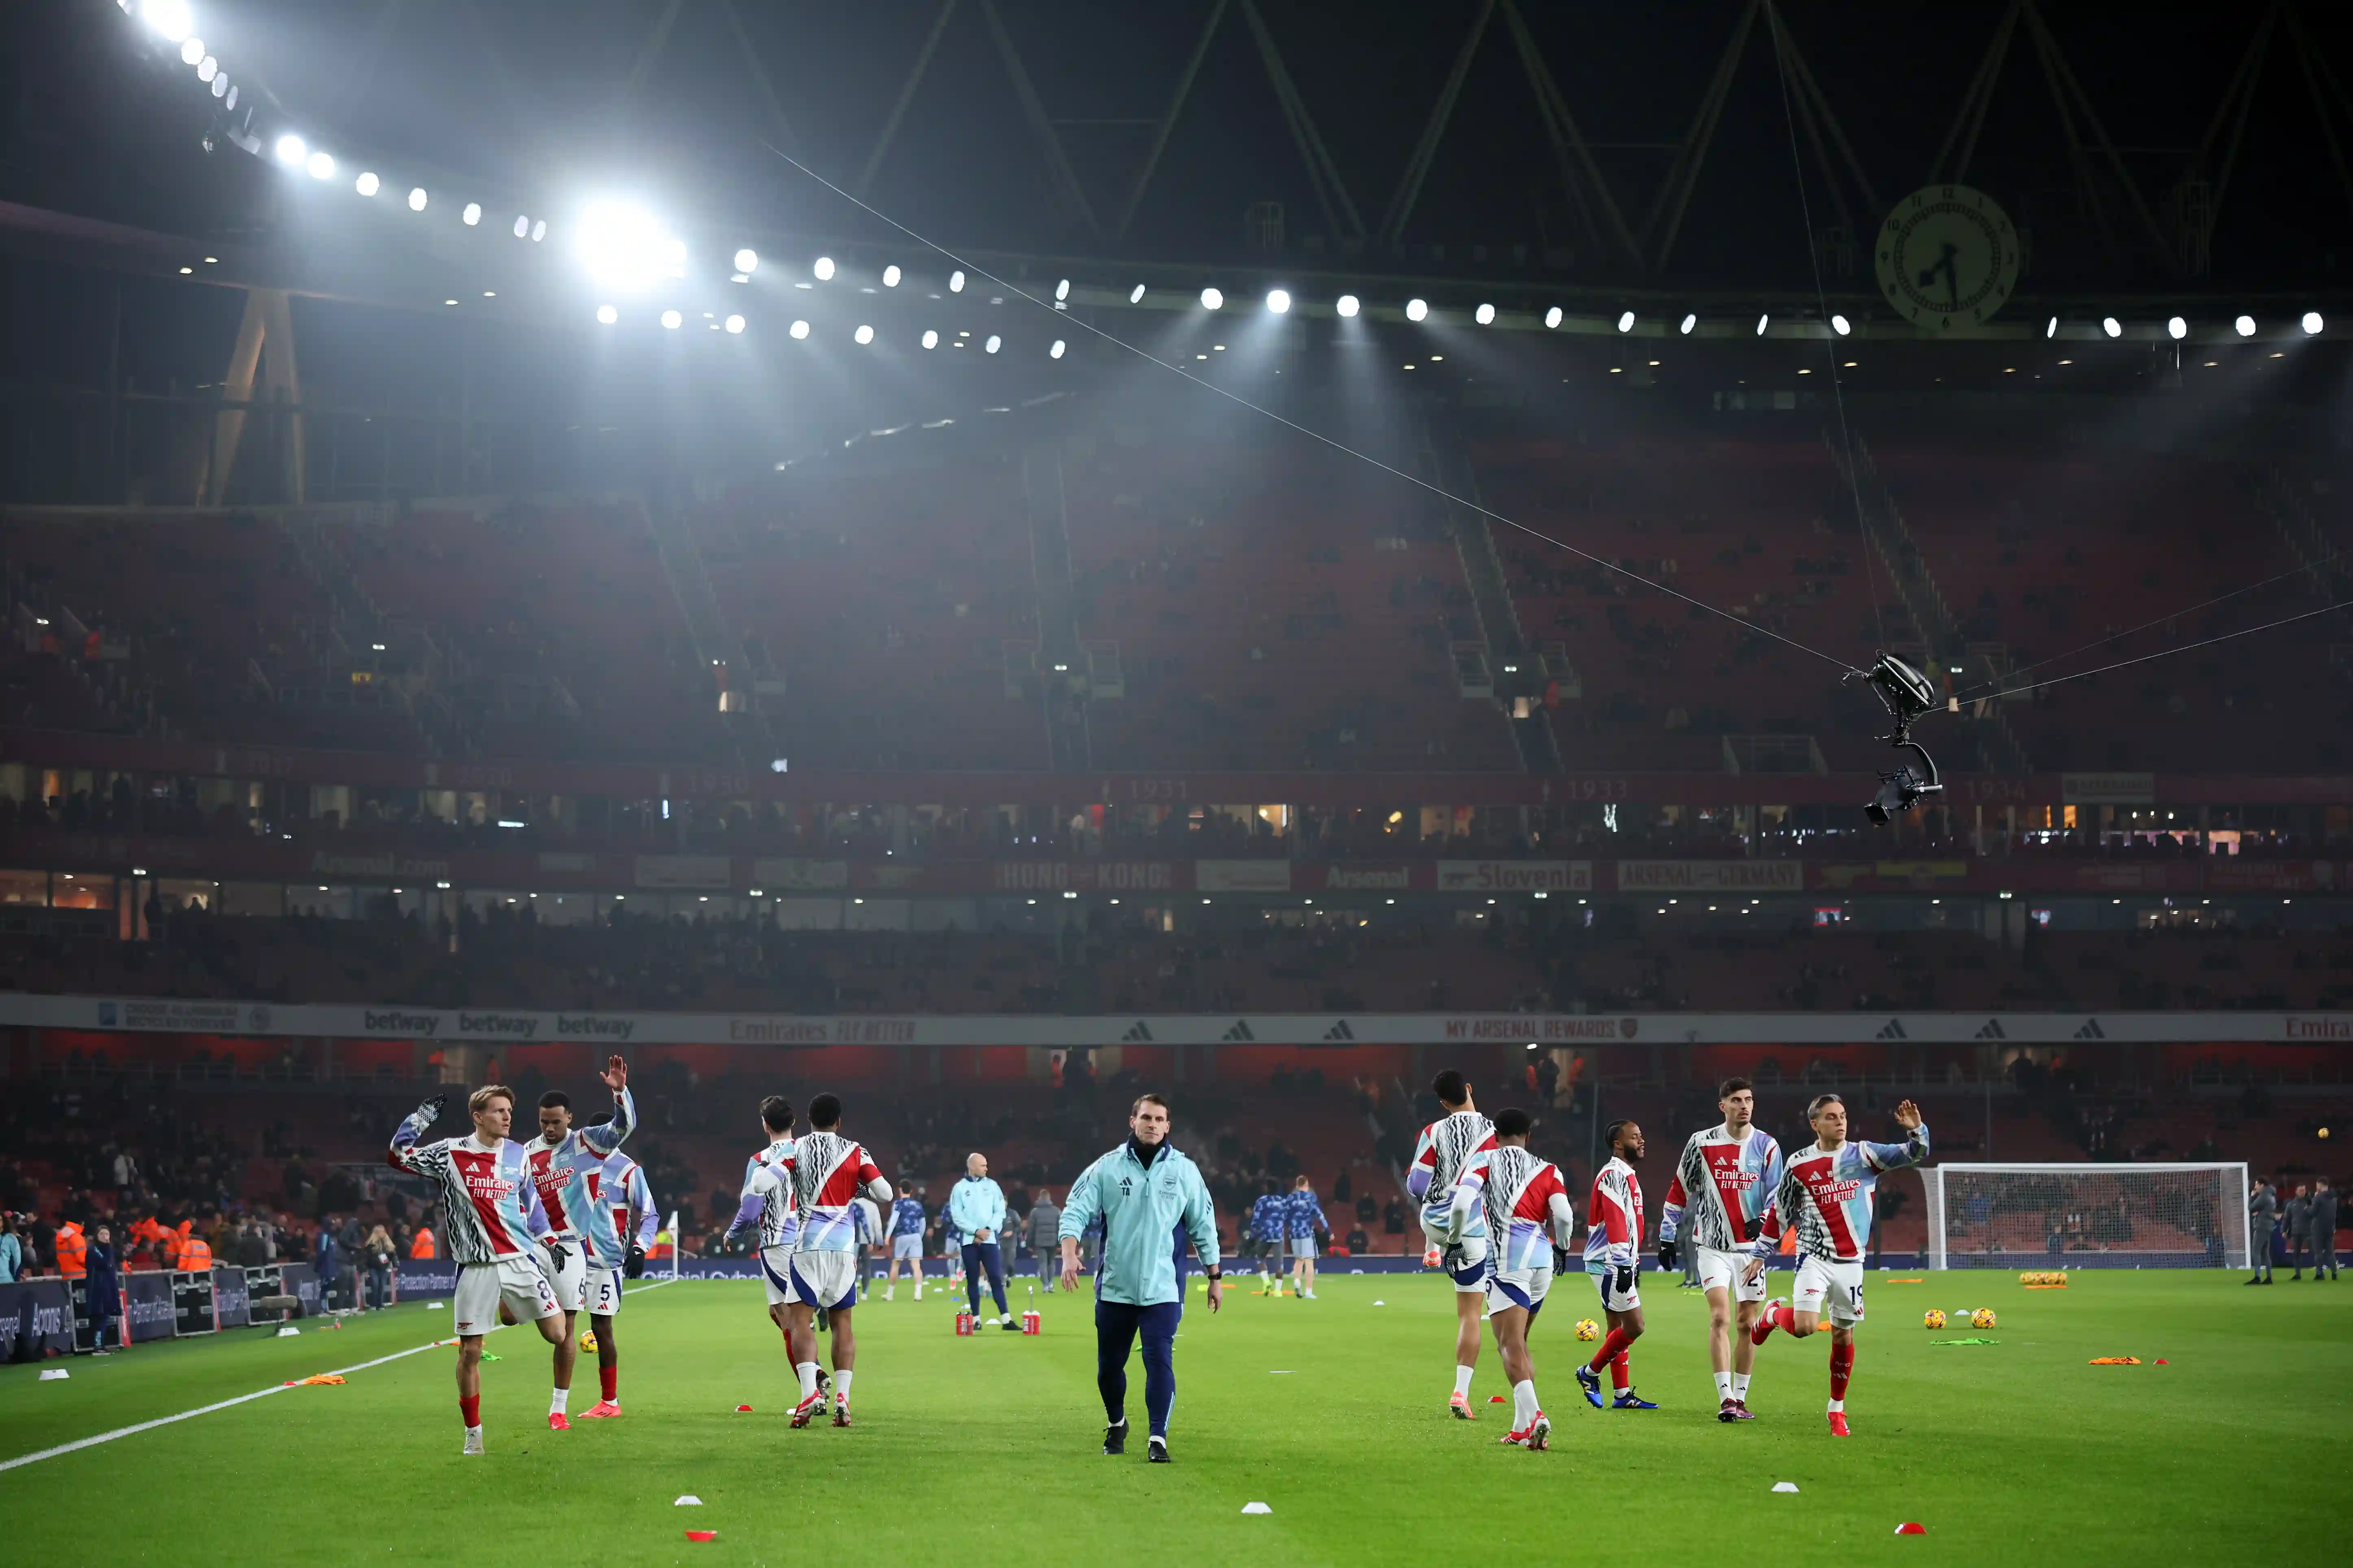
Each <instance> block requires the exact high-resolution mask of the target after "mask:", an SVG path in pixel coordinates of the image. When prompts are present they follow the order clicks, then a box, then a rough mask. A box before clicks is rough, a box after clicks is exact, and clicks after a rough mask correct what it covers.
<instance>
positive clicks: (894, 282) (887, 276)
mask: <svg viewBox="0 0 2353 1568" xmlns="http://www.w3.org/2000/svg"><path fill="white" fill-rule="evenodd" d="M906 276H907V275H906V274H905V273H903V272H902V271H900V270H899V264H898V263H897V262H895V261H894V262H892V264H891V265H890V266H888V267H885V268H883V269H882V287H884V288H885V289H896V288H897V287H898V286H899V280H900V279H902V278H904V277H906Z"/></svg>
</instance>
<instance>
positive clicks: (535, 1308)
mask: <svg viewBox="0 0 2353 1568" xmlns="http://www.w3.org/2000/svg"><path fill="white" fill-rule="evenodd" d="M618 1061H619V1058H615V1062H616V1065H617V1064H618ZM446 1103H447V1097H446V1096H443V1095H438V1094H437V1095H435V1096H434V1097H433V1098H432V1099H430V1100H427V1101H426V1102H425V1103H424V1104H422V1105H420V1106H418V1107H417V1109H416V1110H413V1111H411V1112H410V1113H409V1114H408V1115H407V1116H406V1117H405V1118H404V1119H402V1121H401V1123H400V1126H399V1128H398V1129H397V1130H396V1131H395V1132H394V1133H393V1135H392V1146H391V1148H390V1149H389V1150H388V1151H387V1152H386V1153H385V1163H387V1164H389V1165H391V1167H392V1168H393V1169H394V1170H396V1171H406V1172H407V1173H410V1174H411V1175H417V1176H424V1177H426V1178H427V1179H428V1180H430V1181H432V1182H434V1183H436V1184H438V1185H439V1186H440V1188H441V1201H442V1209H443V1213H444V1215H445V1220H444V1224H445V1226H446V1232H445V1236H444V1239H445V1241H446V1242H447V1243H448V1248H449V1256H450V1258H452V1259H453V1260H455V1261H456V1263H457V1265H458V1289H457V1290H456V1292H455V1294H454V1296H453V1298H452V1302H453V1305H454V1306H455V1308H456V1317H457V1332H458V1413H459V1415H460V1416H461V1417H462V1418H463V1419H464V1421H465V1423H466V1445H465V1452H467V1453H469V1454H479V1453H480V1452H481V1451H482V1336H483V1335H485V1334H487V1333H489V1332H490V1331H491V1330H492V1329H493V1328H495V1327H497V1326H498V1321H499V1308H500V1307H501V1304H503V1305H504V1306H505V1307H506V1308H507V1309H508V1310H511V1311H512V1313H513V1314H514V1317H515V1319H516V1321H519V1322H520V1321H533V1322H536V1323H537V1324H538V1325H539V1334H540V1338H542V1339H543V1340H545V1341H546V1342H548V1343H549V1344H551V1345H553V1346H554V1347H555V1358H556V1360H555V1370H556V1375H557V1377H558V1379H559V1380H560V1384H561V1385H565V1386H568V1385H569V1384H570V1383H571V1381H572V1379H571V1375H570V1374H571V1371H572V1366H571V1358H570V1356H569V1354H568V1353H567V1352H569V1350H570V1349H571V1346H570V1345H569V1343H568V1342H567V1340H566V1337H565V1331H564V1309H563V1308H562V1307H560V1306H558V1305H557V1304H556V1300H555V1289H554V1286H552V1285H550V1284H549V1283H548V1282H547V1274H546V1271H545V1270H544V1269H543V1268H542V1267H541V1265H540V1260H539V1259H538V1258H535V1257H533V1252H534V1251H535V1250H537V1248H536V1247H534V1245H533V1244H534V1243H543V1242H546V1240H547V1237H548V1235H549V1230H548V1224H547V1211H546V1210H545V1209H543V1208H542V1207H541V1206H540V1203H539V1188H538V1186H537V1185H536V1184H534V1183H533V1181H532V1177H531V1157H530V1156H529V1155H527V1154H525V1153H524V1152H523V1148H522V1144H520V1143H517V1142H514V1141H513V1140H512V1139H510V1138H509V1137H508V1136H507V1131H508V1130H509V1129H510V1128H511V1127H512V1126H513V1125H514V1090H512V1089H509V1088H508V1087H507V1086H506V1085H504V1084H502V1083H493V1084H485V1085H484V1086H483V1087H481V1088H480V1089H476V1090H475V1091H474V1092H473V1093H472V1094H471V1095H470V1096H468V1097H467V1100H466V1110H467V1112H468V1113H469V1114H470V1115H471V1116H472V1118H473V1120H474V1131H472V1132H470V1133H469V1134H468V1135H467V1136H465V1137H463V1138H444V1139H442V1140H441V1141H440V1142H436V1143H422V1144H420V1143H419V1142H417V1139H418V1138H420V1137H422V1136H423V1135H424V1133H425V1131H426V1129H427V1128H428V1127H431V1126H432V1125H433V1123H434V1122H436V1121H438V1120H440V1117H441V1108H442V1106H443V1105H444V1104H446ZM547 1251H548V1257H549V1260H550V1261H552V1262H554V1264H555V1265H556V1266H557V1267H558V1268H561V1267H562V1266H563V1264H564V1262H565V1247H563V1246H562V1245H561V1244H560V1243H557V1244H553V1245H550V1246H549V1247H548V1248H547ZM557 1424H558V1423H554V1422H553V1421H551V1423H550V1425H557Z"/></svg>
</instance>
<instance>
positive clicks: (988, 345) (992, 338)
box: [980, 332, 1005, 353]
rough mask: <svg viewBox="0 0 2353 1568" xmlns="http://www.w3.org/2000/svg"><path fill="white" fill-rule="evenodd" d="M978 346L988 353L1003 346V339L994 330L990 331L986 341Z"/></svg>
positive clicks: (994, 351)
mask: <svg viewBox="0 0 2353 1568" xmlns="http://www.w3.org/2000/svg"><path fill="white" fill-rule="evenodd" d="M980 346H981V347H982V348H983V349H984V350H986V351H987V352H988V353H996V352H997V350H999V349H1001V348H1003V347H1004V346H1005V340H1004V339H1003V338H1000V337H998V336H997V334H996V333H995V332H991V333H989V334H988V341H987V342H985V343H983V344H981V345H980Z"/></svg>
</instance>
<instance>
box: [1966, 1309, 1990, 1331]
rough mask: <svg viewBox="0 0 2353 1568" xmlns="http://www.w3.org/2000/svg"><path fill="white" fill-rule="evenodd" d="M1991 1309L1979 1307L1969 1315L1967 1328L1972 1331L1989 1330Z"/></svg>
mask: <svg viewBox="0 0 2353 1568" xmlns="http://www.w3.org/2000/svg"><path fill="white" fill-rule="evenodd" d="M1993 1323H1994V1318H1993V1309H1992V1308H1991V1307H1979V1308H1978V1310H1976V1311H1974V1312H1971V1313H1970V1314H1969V1327H1971V1328H1973V1329H1989V1328H1992V1327H1993Z"/></svg>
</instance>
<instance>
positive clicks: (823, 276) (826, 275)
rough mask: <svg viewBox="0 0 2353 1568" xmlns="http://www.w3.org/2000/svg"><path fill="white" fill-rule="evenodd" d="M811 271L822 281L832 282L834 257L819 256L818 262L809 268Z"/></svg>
mask: <svg viewBox="0 0 2353 1568" xmlns="http://www.w3.org/2000/svg"><path fill="white" fill-rule="evenodd" d="M809 272H810V273H811V275H812V276H814V277H815V278H816V279H817V280H818V282H820V283H829V282H831V281H832V280H833V258H832V257H830V256H820V257H818V258H817V264H816V265H815V266H813V267H811V268H809Z"/></svg>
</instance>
